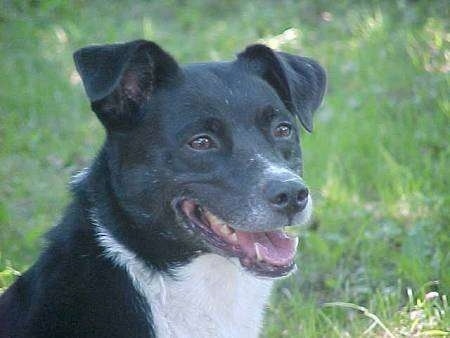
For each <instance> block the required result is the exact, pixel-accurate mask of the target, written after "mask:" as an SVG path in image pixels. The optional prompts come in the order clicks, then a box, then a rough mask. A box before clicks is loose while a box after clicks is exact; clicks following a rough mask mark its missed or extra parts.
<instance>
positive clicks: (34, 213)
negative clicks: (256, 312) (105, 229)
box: [0, 0, 450, 337]
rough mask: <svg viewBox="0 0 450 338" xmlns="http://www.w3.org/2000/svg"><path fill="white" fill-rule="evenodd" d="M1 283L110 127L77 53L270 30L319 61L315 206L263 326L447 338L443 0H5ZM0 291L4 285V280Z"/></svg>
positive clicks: (448, 116)
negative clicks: (324, 89)
mask: <svg viewBox="0 0 450 338" xmlns="http://www.w3.org/2000/svg"><path fill="white" fill-rule="evenodd" d="M0 6H1V7H0V164H1V165H0V288H5V287H6V286H7V285H8V284H9V283H11V282H12V280H13V279H14V278H15V275H17V274H19V273H20V272H21V271H24V270H25V269H26V268H27V267H28V266H30V264H32V263H33V261H34V260H35V259H36V257H37V255H38V253H39V251H40V249H41V248H42V246H43V245H44V243H45V242H44V240H43V238H42V235H43V234H44V233H45V231H46V230H48V229H49V227H51V226H52V225H54V224H56V223H57V222H58V218H59V217H60V216H61V214H62V212H63V210H64V206H65V205H66V203H67V202H68V201H69V199H70V196H69V193H68V182H69V180H70V177H71V175H73V174H74V173H76V172H77V171H78V170H80V169H82V168H84V167H86V166H88V165H89V162H90V159H91V158H92V157H93V155H94V154H95V153H96V151H97V150H98V148H99V147H100V145H101V143H102V140H103V139H104V132H103V130H102V128H101V125H100V123H99V122H98V121H97V120H96V118H95V116H94V114H93V113H91V112H90V109H89V104H88V101H87V99H86V98H85V95H84V92H83V89H82V86H81V83H80V78H79V77H78V75H77V73H76V72H75V70H74V66H73V62H72V53H73V52H74V51H75V50H76V49H78V48H80V47H83V46H85V45H87V44H92V43H111V42H119V41H126V40H132V39H136V38H145V39H149V40H154V41H155V42H157V43H159V44H160V45H162V46H163V48H165V49H166V50H167V51H169V52H170V53H171V54H172V55H173V56H174V57H175V58H176V59H177V60H179V61H180V62H190V61H206V60H221V59H233V58H234V55H235V54H236V53H237V52H239V51H241V50H243V49H244V48H245V46H246V45H248V44H251V43H255V42H263V43H266V44H267V45H269V46H270V47H273V48H276V49H279V50H283V51H287V52H290V53H296V54H301V55H305V56H310V57H313V58H315V59H316V60H318V61H319V62H320V63H321V64H322V65H324V66H325V68H326V69H327V72H328V76H329V87H328V94H327V96H326V99H325V102H324V105H323V106H322V108H321V109H320V110H319V111H318V113H317V115H316V118H315V121H316V123H315V130H314V133H313V134H307V133H304V134H303V135H302V146H303V149H304V156H305V159H304V161H305V177H306V181H307V182H308V183H309V185H310V187H311V191H312V192H313V195H314V199H315V206H316V209H315V216H314V220H313V222H312V223H311V226H310V228H309V229H308V230H307V231H306V232H305V233H303V234H302V240H301V242H300V253H299V257H298V266H299V270H298V272H297V273H296V274H295V275H294V276H292V277H291V278H289V279H286V280H283V281H282V282H280V283H278V286H277V288H276V290H275V292H274V293H273V299H272V302H271V304H270V306H269V308H268V310H267V316H266V323H265V327H264V335H265V336H266V337H359V336H367V337H393V336H395V337H401V336H408V337H412V336H419V335H422V336H423V335H429V336H432V335H436V336H439V335H440V336H446V335H448V334H449V333H448V330H449V328H450V325H449V316H448V314H447V312H448V311H449V308H448V305H447V298H446V295H448V294H449V290H450V288H449V286H450V257H449V249H450V193H449V184H450V180H449V177H450V170H449V166H450V150H449V139H450V138H449V135H450V104H449V97H450V95H449V94H450V90H449V76H448V75H449V74H448V73H449V70H450V32H449V22H450V21H449V18H450V15H449V14H450V13H449V7H450V5H449V2H448V1H444V0H443V1H406V0H396V1H394V0H392V1H357V0H354V1H350V0H344V1H331V0H330V1H325V0H318V1H289V0H286V1H284V0H283V1H275V0H274V1H257V2H256V1H234V0H226V1H214V0H190V1H182V0H169V1H144V0H136V1H95V0H93V1H87V0H85V1H82V0H77V1H70V2H68V1H63V0H46V1H29V0H28V1H19V0H2V1H1V4H0ZM0 292H1V291H0Z"/></svg>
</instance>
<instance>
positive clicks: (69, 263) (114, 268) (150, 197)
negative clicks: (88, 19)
mask: <svg viewBox="0 0 450 338" xmlns="http://www.w3.org/2000/svg"><path fill="white" fill-rule="evenodd" d="M74 61H75V65H76V69H77V71H78V73H79V74H80V77H81V79H82V82H83V85H84V88H85V91H86V94H87V97H88V98H89V100H90V104H91V108H92V110H93V111H94V112H95V114H96V115H97V117H98V119H99V120H100V121H101V123H102V124H103V126H104V128H105V130H106V140H105V142H104V145H103V146H102V148H101V150H100V151H99V153H98V155H97V156H96V158H95V159H94V161H93V162H92V164H91V165H90V167H89V168H87V169H85V170H83V171H82V172H81V173H79V174H78V175H76V176H75V177H74V179H73V181H72V183H71V190H72V195H73V200H72V202H71V203H70V205H69V206H68V207H67V210H66V212H65V214H64V216H63V218H62V220H61V221H60V223H59V224H58V225H57V226H56V227H54V228H53V229H52V230H51V231H50V232H49V233H48V235H47V240H48V244H47V247H46V248H45V250H44V251H43V253H42V254H41V256H40V257H39V259H38V260H37V262H36V263H35V264H34V265H33V266H32V267H31V268H30V269H29V270H28V271H26V272H25V273H24V274H23V275H22V276H21V277H19V278H18V279H17V280H16V281H15V283H14V284H13V285H12V286H10V287H9V289H7V290H6V291H5V293H4V294H3V295H2V296H1V298H0V337H46V338H49V337H108V338H111V337H195V338H200V337H202V338H203V337H227V338H229V337H257V336H258V334H259V331H260V327H261V324H262V317H263V312H264V306H265V304H266V302H267V301H268V297H269V294H270V290H271V287H272V284H273V282H274V281H275V280H276V279H277V278H281V277H284V276H287V275H289V274H290V273H291V272H292V271H294V270H295V268H296V266H295V261H294V256H295V253H296V246H297V238H295V237H293V236H290V235H288V234H287V233H286V232H285V231H284V229H285V227H288V226H291V225H296V224H301V223H304V222H306V221H307V219H308V218H309V217H310V214H311V210H312V202H311V197H310V194H309V192H308V188H307V186H306V184H305V182H304V181H303V179H302V176H303V175H302V170H303V163H302V156H301V150H300V144H299V135H300V129H301V126H303V128H304V129H306V130H307V131H312V119H313V113H314V112H315V111H316V109H317V108H318V107H319V105H320V103H321V101H322V98H323V96H324V92H325V87H326V75H325V71H324V69H323V68H322V67H321V66H320V65H319V64H318V63H317V62H315V61H313V60H311V59H309V58H306V57H300V56H295V55H291V54H287V53H283V52H277V51H274V50H272V49H270V48H269V47H267V46H264V45H260V44H256V45H251V46H249V47H247V48H246V49H245V50H244V51H243V52H241V53H239V54H238V55H237V58H236V59H235V60H233V61H229V62H207V63H193V64H188V65H185V66H180V65H179V64H178V63H177V62H176V61H175V60H174V59H173V58H172V56H170V55H169V54H168V53H167V52H165V51H164V50H163V49H161V48H160V47H159V46H158V45H157V44H155V43H154V42H150V41H146V40H136V41H132V42H127V43H122V44H110V45H95V46H88V47H85V48H82V49H80V50H78V51H77V52H75V53H74Z"/></svg>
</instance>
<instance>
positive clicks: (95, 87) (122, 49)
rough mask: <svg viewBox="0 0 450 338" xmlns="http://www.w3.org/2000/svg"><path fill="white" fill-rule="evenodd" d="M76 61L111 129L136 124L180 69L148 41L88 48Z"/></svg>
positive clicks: (94, 104)
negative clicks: (156, 95)
mask: <svg viewBox="0 0 450 338" xmlns="http://www.w3.org/2000/svg"><path fill="white" fill-rule="evenodd" d="M74 60H75V66H76V68H77V71H78V73H79V74H80V76H81V79H82V81H83V84H84V88H85V90H86V94H87V96H88V97H89V100H90V101H91V107H92V110H93V111H94V112H95V113H96V114H97V116H98V118H99V119H100V121H102V123H103V124H104V125H105V127H107V128H108V129H124V128H130V127H132V126H133V125H135V124H136V122H137V121H139V120H140V119H141V118H142V116H143V114H144V112H143V110H142V107H143V105H144V104H145V103H146V102H147V101H148V100H149V99H150V98H151V95H152V93H153V92H154V91H155V90H156V89H157V88H158V86H160V85H161V84H162V82H164V81H168V80H170V79H172V78H175V77H176V76H177V74H178V71H179V68H178V65H177V63H176V61H175V60H174V59H173V58H172V57H171V56H170V55H169V54H167V53H166V52H164V51H163V50H162V49H161V48H160V47H159V46H158V45H157V44H155V43H153V42H150V41H145V40H136V41H132V42H128V43H123V44H111V45H99V46H89V47H85V48H82V49H80V50H78V51H76V52H75V53H74Z"/></svg>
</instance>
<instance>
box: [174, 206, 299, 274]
mask: <svg viewBox="0 0 450 338" xmlns="http://www.w3.org/2000/svg"><path fill="white" fill-rule="evenodd" d="M176 208H177V211H178V212H179V213H180V214H181V215H182V218H183V222H184V225H185V226H186V227H187V228H188V229H189V230H191V231H193V232H194V233H196V234H198V235H200V237H201V238H202V240H203V241H204V242H205V243H206V244H207V245H208V246H209V247H210V248H211V250H212V251H214V252H217V253H219V254H221V255H223V256H226V257H237V258H239V261H240V263H241V265H242V266H243V267H244V268H245V269H246V270H248V271H249V272H251V273H253V274H255V275H257V276H260V277H268V278H279V277H285V276H287V275H289V274H290V273H292V272H293V271H295V269H296V265H295V260H294V259H295V253H296V251H297V243H298V238H297V237H293V236H290V235H288V234H286V233H285V232H284V231H283V230H282V229H274V230H270V231H265V232H250V231H244V230H240V229H236V228H233V227H231V226H230V225H229V224H227V223H226V222H225V221H223V220H222V219H220V218H219V217H218V216H216V215H214V214H213V213H212V212H210V211H209V210H208V209H206V208H205V207H204V206H201V205H200V204H198V203H196V202H195V201H193V200H191V199H181V200H179V201H177V203H176Z"/></svg>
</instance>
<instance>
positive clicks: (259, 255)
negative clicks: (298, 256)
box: [235, 230, 298, 266]
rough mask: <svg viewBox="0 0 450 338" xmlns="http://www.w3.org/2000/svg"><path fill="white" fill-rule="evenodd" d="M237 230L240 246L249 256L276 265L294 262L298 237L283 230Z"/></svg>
mask: <svg viewBox="0 0 450 338" xmlns="http://www.w3.org/2000/svg"><path fill="white" fill-rule="evenodd" d="M235 231H236V235H237V238H238V242H239V246H240V248H241V250H242V251H244V252H245V254H246V255H247V256H248V257H250V258H256V259H258V260H262V261H264V262H266V263H269V264H272V265H275V266H287V265H289V264H291V263H292V261H293V259H294V256H295V252H296V249H297V243H298V238H297V237H295V238H293V237H289V236H288V235H286V234H285V233H283V232H282V231H281V230H276V231H270V232H244V231H239V230H235Z"/></svg>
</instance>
